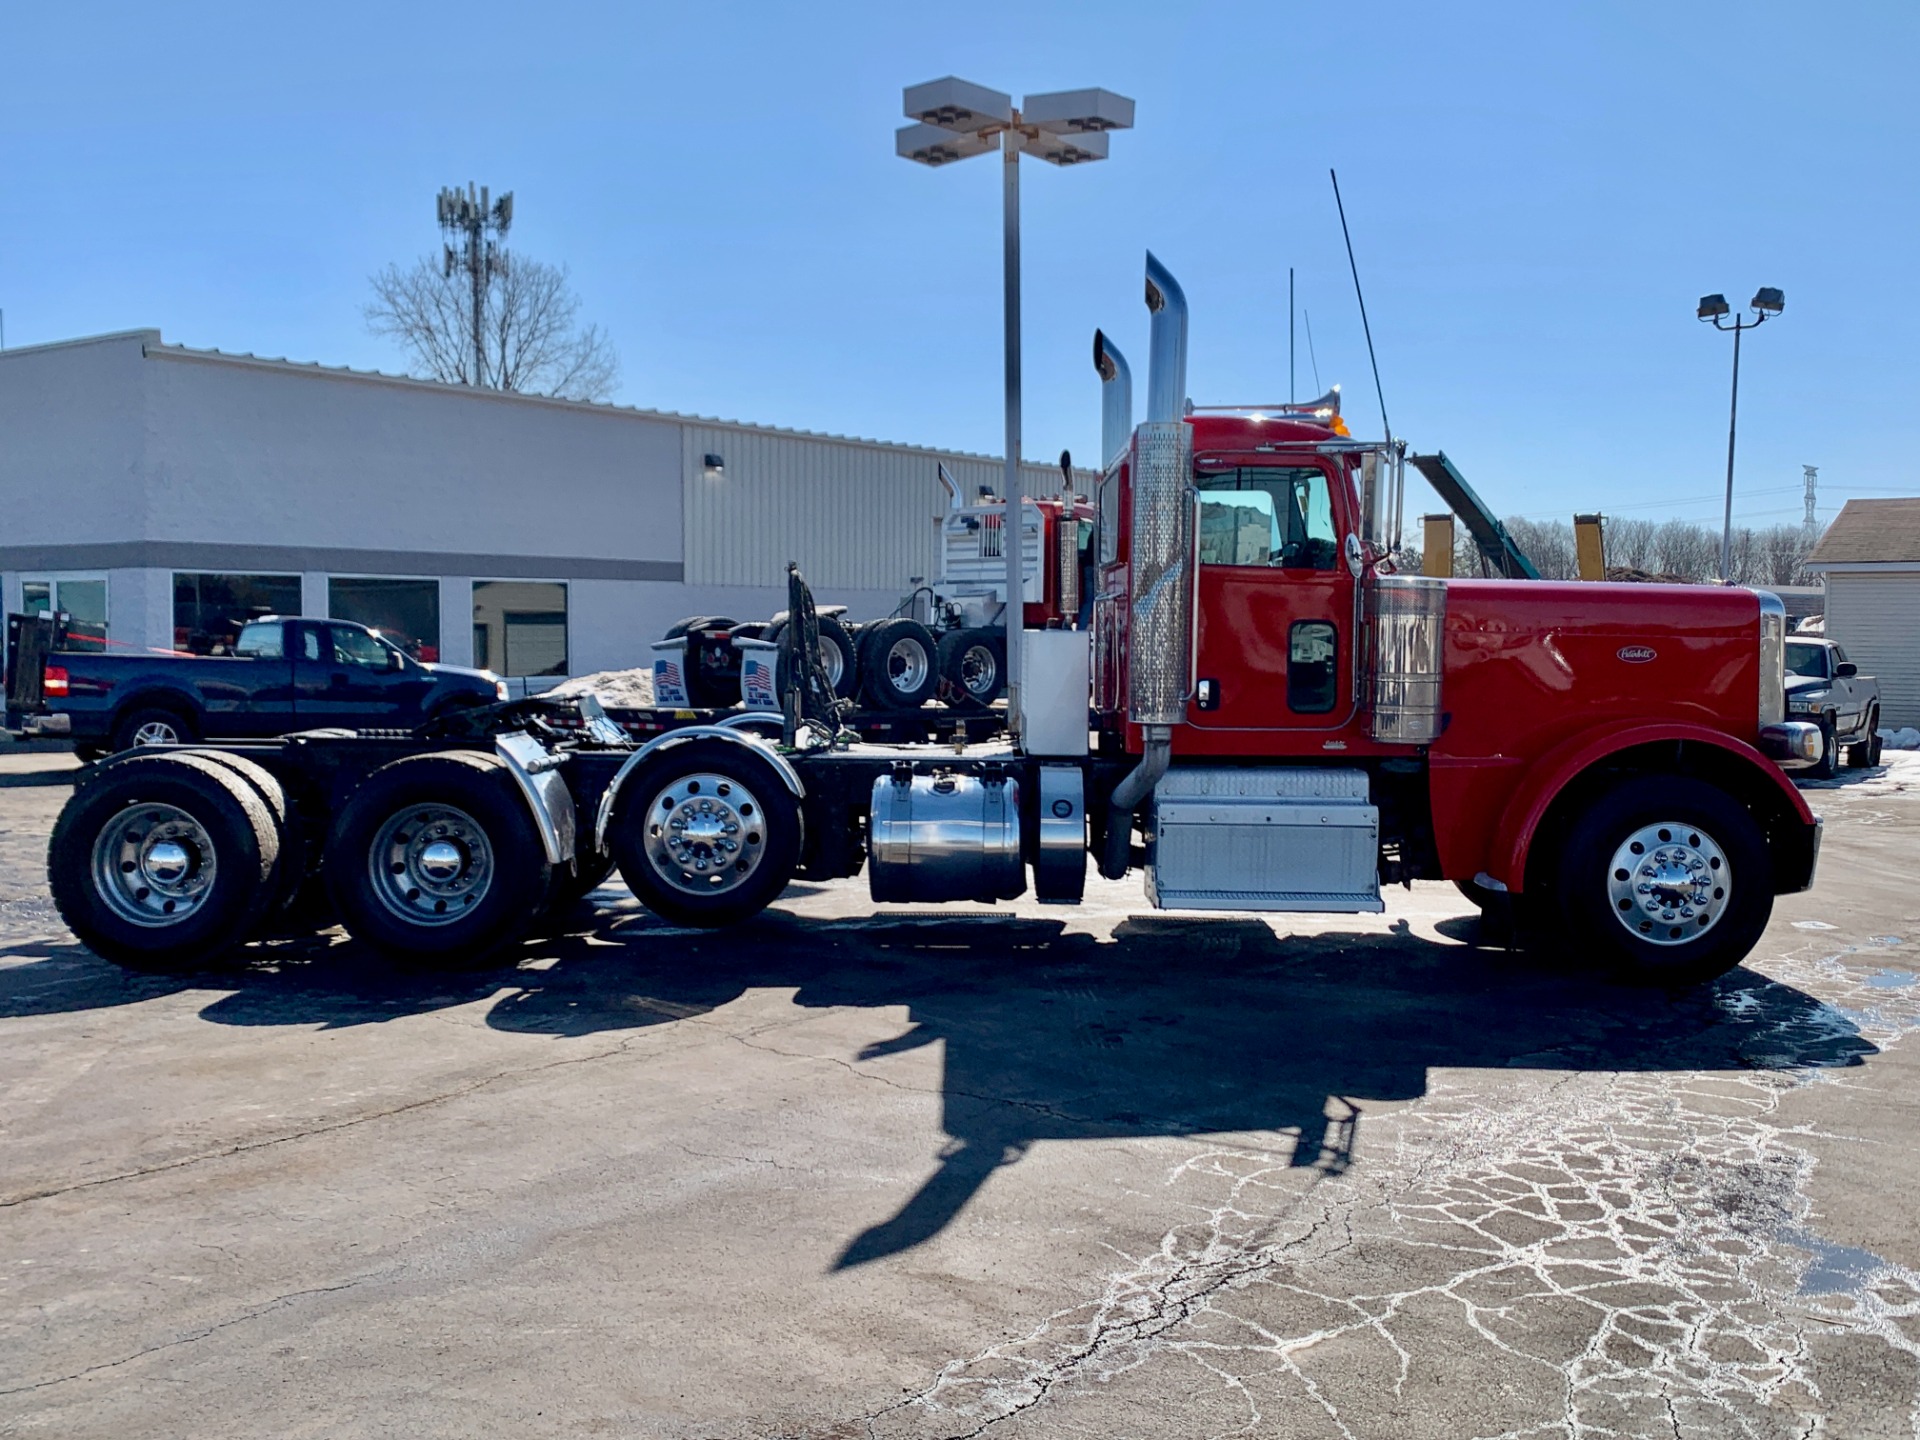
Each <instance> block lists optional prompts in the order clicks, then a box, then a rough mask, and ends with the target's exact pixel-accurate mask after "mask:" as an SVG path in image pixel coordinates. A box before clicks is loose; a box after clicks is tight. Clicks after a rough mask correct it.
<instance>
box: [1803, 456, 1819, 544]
mask: <svg viewBox="0 0 1920 1440" xmlns="http://www.w3.org/2000/svg"><path fill="white" fill-rule="evenodd" d="M1800 468H1801V470H1802V471H1804V472H1805V473H1806V477H1807V513H1806V515H1805V516H1804V517H1803V518H1802V520H1801V521H1800V524H1801V527H1802V528H1803V529H1804V530H1805V531H1806V532H1807V534H1808V535H1809V536H1811V535H1812V534H1813V532H1814V529H1815V526H1816V522H1815V520H1814V518H1813V496H1814V487H1815V485H1816V484H1817V483H1818V480H1819V476H1820V467H1819V466H1818V465H1802V466H1801V467H1800Z"/></svg>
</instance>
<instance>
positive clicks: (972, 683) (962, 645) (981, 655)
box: [935, 630, 1007, 710]
mask: <svg viewBox="0 0 1920 1440" xmlns="http://www.w3.org/2000/svg"><path fill="white" fill-rule="evenodd" d="M935 653H936V655H937V657H938V660H939V666H940V678H941V679H942V680H945V681H946V682H947V697H948V699H947V703H948V704H949V705H952V706H953V707H954V708H955V709H969V710H983V709H985V708H986V707H987V706H989V705H991V704H993V702H994V701H996V700H998V699H999V698H1000V697H1001V696H1002V695H1004V694H1006V693H1007V642H1006V641H1005V640H1004V639H1002V638H1001V636H1000V633H999V632H998V631H997V630H950V631H948V632H947V633H946V634H945V635H942V636H941V637H940V644H939V648H938V649H937V651H936V652H935Z"/></svg>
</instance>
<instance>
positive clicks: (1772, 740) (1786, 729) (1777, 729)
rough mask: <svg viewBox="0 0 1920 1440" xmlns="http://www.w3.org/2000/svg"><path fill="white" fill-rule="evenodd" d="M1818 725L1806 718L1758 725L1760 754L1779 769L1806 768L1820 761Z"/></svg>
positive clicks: (1820, 744)
mask: <svg viewBox="0 0 1920 1440" xmlns="http://www.w3.org/2000/svg"><path fill="white" fill-rule="evenodd" d="M1821 746H1822V741H1821V738H1820V727H1819V726H1818V725H1816V724H1814V723H1813V722H1812V721H1809V720H1782V721H1780V722H1778V723H1777V724H1773V725H1763V726H1761V727H1760V753H1761V754H1763V755H1765V756H1767V757H1768V758H1769V759H1771V760H1772V761H1773V762H1774V763H1775V764H1777V765H1779V767H1780V768H1781V769H1782V770H1805V769H1807V768H1808V767H1810V766H1813V765H1818V764H1819V763H1820V755H1821Z"/></svg>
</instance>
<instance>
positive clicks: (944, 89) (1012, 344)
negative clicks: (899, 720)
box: [894, 75, 1133, 736]
mask: <svg viewBox="0 0 1920 1440" xmlns="http://www.w3.org/2000/svg"><path fill="white" fill-rule="evenodd" d="M901 100H902V105H903V109H904V112H905V114H906V117H907V118H908V119H909V120H917V121H919V122H921V123H919V124H917V125H908V126H905V127H904V128H902V129H901V130H899V131H897V132H896V133H895V136H894V153H895V154H897V155H899V156H900V157H901V158H902V159H905V160H915V161H918V162H919V163H920V164H922V165H928V166H933V167H938V166H941V165H946V164H950V163H951V162H953V161H955V160H964V159H966V158H967V157H968V156H971V155H986V154H991V153H992V152H993V151H994V150H996V149H997V150H998V151H999V152H1000V159H1001V167H1000V168H1001V180H1000V205H1001V231H1002V238H1001V263H1002V275H1001V285H1002V288H1003V290H1004V299H1005V317H1006V318H1005V326H1006V415H1007V455H1006V473H1005V479H1004V482H1003V486H1004V491H1005V494H1004V499H1005V501H1006V508H1005V512H1004V518H1003V519H1002V521H1001V530H1000V548H1001V552H1002V553H1003V554H1004V556H1005V557H1006V562H1007V574H1006V584H1007V597H1006V608H1005V612H1004V613H1005V615H1006V624H1007V726H1008V729H1009V730H1010V731H1011V732H1012V733H1013V734H1015V735H1016V736H1017V735H1018V734H1019V728H1020V651H1021V644H1020V632H1021V629H1022V627H1023V624H1024V622H1025V618H1026V616H1025V603H1026V593H1025V592H1026V585H1025V578H1026V577H1025V570H1026V563H1025V562H1026V546H1025V544H1024V538H1025V533H1026V532H1025V526H1024V523H1023V520H1024V515H1025V497H1024V496H1023V495H1022V493H1021V491H1022V488H1023V487H1022V485H1021V482H1020V155H1021V152H1022V151H1025V152H1026V153H1027V154H1029V155H1033V156H1035V157H1037V158H1038V159H1041V160H1045V161H1047V162H1048V163H1049V164H1053V165H1059V166H1061V167H1063V168H1064V167H1066V166H1068V165H1080V164H1084V163H1086V162H1087V161H1089V160H1104V159H1106V158H1107V132H1108V131H1109V130H1127V129H1131V128H1132V126H1133V101H1131V100H1129V99H1127V98H1126V97H1125V96H1124V95H1115V94H1114V93H1112V92H1111V91H1109V90H1098V89H1095V90H1061V91H1055V92H1052V93H1050V94H1045V95H1029V96H1027V97H1026V100H1025V102H1024V103H1023V104H1022V105H1021V106H1020V108H1019V109H1015V108H1014V105H1013V97H1012V96H1011V95H1004V94H1002V93H1001V92H1000V91H998V90H989V89H987V88H986V87H985V86H983V85H974V84H972V83H970V82H968V81H965V80H960V79H956V78H955V77H953V76H951V75H949V76H948V77H947V78H946V79H944V80H930V81H928V82H927V83H926V84H924V85H913V86H909V87H908V88H907V90H906V92H905V93H904V94H903V95H902V96H901Z"/></svg>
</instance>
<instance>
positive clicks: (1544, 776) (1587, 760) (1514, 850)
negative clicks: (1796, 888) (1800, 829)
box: [1487, 721, 1814, 891]
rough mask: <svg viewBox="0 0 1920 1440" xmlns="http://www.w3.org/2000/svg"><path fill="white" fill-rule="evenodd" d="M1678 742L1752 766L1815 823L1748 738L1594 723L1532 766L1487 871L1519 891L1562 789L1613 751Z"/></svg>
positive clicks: (1669, 725) (1701, 728) (1671, 725)
mask: <svg viewBox="0 0 1920 1440" xmlns="http://www.w3.org/2000/svg"><path fill="white" fill-rule="evenodd" d="M1676 741H1683V742H1685V743H1686V744H1688V745H1705V746H1711V747H1712V748H1713V749H1716V750H1719V751H1721V752H1723V753H1724V754H1726V755H1727V756H1729V757H1731V758H1732V759H1734V760H1737V761H1740V762H1742V763H1743V764H1744V765H1745V766H1746V767H1747V768H1750V769H1751V770H1752V771H1753V774H1754V779H1755V782H1756V783H1757V784H1761V785H1768V784H1770V785H1772V786H1773V787H1774V788H1775V789H1776V790H1778V791H1779V794H1780V797H1781V799H1782V800H1783V801H1784V802H1785V803H1786V804H1787V805H1788V806H1790V807H1791V808H1792V812H1793V813H1794V814H1795V815H1797V816H1798V817H1799V818H1800V820H1801V821H1802V822H1803V823H1804V824H1806V825H1807V826H1809V827H1811V826H1812V825H1813V823H1814V819H1813V812H1812V811H1811V810H1809V809H1808V808H1807V802H1806V800H1805V799H1804V798H1803V797H1802V796H1801V794H1800V792H1799V790H1797V789H1795V788H1794V784H1793V782H1792V781H1791V780H1789V779H1788V778H1787V777H1786V774H1785V772H1783V771H1782V770H1781V769H1780V767H1779V766H1778V765H1775V764H1774V763H1773V762H1772V761H1771V760H1769V759H1767V757H1766V756H1764V755H1762V754H1761V753H1760V752H1759V751H1758V750H1756V749H1754V748H1753V746H1751V745H1749V744H1747V743H1746V742H1745V741H1744V740H1736V739H1735V738H1734V737H1733V736H1731V735H1728V734H1726V733H1725V732H1724V731H1720V730H1713V729H1709V728H1708V727H1707V726H1705V725H1689V724H1686V723H1684V722H1678V723H1676V722H1671V721H1669V722H1662V723H1658V724H1651V725H1635V726H1632V727H1629V728H1628V729H1625V730H1615V729H1610V728H1608V727H1605V726H1595V727H1594V728H1593V729H1591V730H1588V731H1585V732H1583V733H1581V734H1579V735H1576V736H1574V737H1573V738H1572V739H1570V740H1566V741H1563V742H1561V743H1560V744H1559V745H1557V746H1556V747H1554V748H1553V749H1552V750H1549V751H1548V752H1547V753H1546V754H1545V755H1542V756H1541V757H1540V759H1539V760H1538V761H1537V762H1535V764H1534V765H1533V766H1532V767H1531V768H1530V769H1529V772H1528V775H1527V778H1526V780H1525V781H1524V782H1522V784H1521V785H1520V787H1519V788H1518V789H1517V790H1516V791H1514V794H1513V798H1512V799H1511V800H1509V801H1508V802H1507V806H1506V809H1505V810H1504V811H1503V812H1502V813H1501V816H1500V823H1499V825H1498V826H1497V827H1495V830H1494V834H1493V843H1492V844H1491V845H1489V846H1488V847H1487V858H1488V865H1487V873H1488V874H1489V875H1491V876H1492V877H1493V878H1494V879H1496V880H1499V881H1502V882H1503V883H1504V884H1505V885H1506V886H1507V888H1508V889H1509V890H1513V891H1518V890H1520V889H1521V888H1522V886H1523V885H1524V884H1525V883H1526V874H1527V855H1528V852H1529V851H1530V850H1531V849H1532V847H1533V841H1534V837H1535V835H1537V834H1538V833H1539V830H1540V822H1541V821H1542V820H1543V819H1545V818H1546V814H1547V810H1548V808H1549V807H1550V806H1551V805H1552V804H1553V802H1554V800H1555V799H1556V798H1558V796H1559V795H1560V793H1561V791H1563V790H1565V789H1566V788H1567V786H1568V785H1569V784H1571V783H1572V782H1573V781H1574V780H1575V779H1576V778H1578V777H1579V776H1580V775H1582V774H1584V773H1585V772H1586V771H1588V770H1590V769H1591V768H1593V766H1595V765H1597V764H1600V763H1601V762H1602V761H1605V760H1607V759H1608V758H1609V757H1611V756H1614V755H1618V754H1621V753H1622V752H1624V751H1627V750H1632V749H1635V748H1638V747H1641V746H1648V745H1658V744H1663V743H1666V744H1671V743H1673V742H1676Z"/></svg>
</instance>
